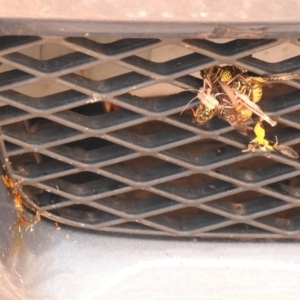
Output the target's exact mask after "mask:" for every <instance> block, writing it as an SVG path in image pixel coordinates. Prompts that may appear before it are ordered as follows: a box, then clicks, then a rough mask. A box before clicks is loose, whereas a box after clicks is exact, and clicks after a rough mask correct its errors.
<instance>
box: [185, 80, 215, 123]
mask: <svg viewBox="0 0 300 300" xmlns="http://www.w3.org/2000/svg"><path fill="white" fill-rule="evenodd" d="M217 95H218V94H213V93H212V84H211V82H210V81H209V80H208V79H207V78H204V79H203V87H201V88H200V89H199V91H198V94H197V96H196V97H195V98H193V99H192V100H191V101H189V102H188V104H187V105H186V106H185V107H184V108H183V110H182V111H181V114H182V112H183V111H184V110H185V108H186V107H187V106H188V105H189V104H190V103H191V102H192V101H194V100H195V99H197V98H198V99H199V101H200V103H199V104H198V106H197V109H196V110H194V109H192V112H193V116H194V118H193V123H198V124H200V125H202V124H204V123H206V122H207V121H209V120H210V119H211V118H212V117H213V116H214V115H215V114H216V112H217V110H218V108H219V106H220V103H219V101H218V100H217V98H216V96H217Z"/></svg>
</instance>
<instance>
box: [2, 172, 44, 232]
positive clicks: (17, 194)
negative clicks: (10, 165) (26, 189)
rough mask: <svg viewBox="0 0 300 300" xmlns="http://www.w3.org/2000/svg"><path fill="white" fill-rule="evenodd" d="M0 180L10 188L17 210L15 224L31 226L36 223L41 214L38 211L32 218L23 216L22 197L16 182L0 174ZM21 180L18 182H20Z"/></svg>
mask: <svg viewBox="0 0 300 300" xmlns="http://www.w3.org/2000/svg"><path fill="white" fill-rule="evenodd" d="M1 177H2V180H3V182H4V185H5V186H6V187H7V188H8V189H9V190H10V193H11V195H12V197H13V199H14V206H15V208H16V211H17V217H18V220H17V226H27V228H28V227H31V228H32V226H33V225H35V224H36V223H38V222H39V221H40V220H41V214H40V212H39V211H36V215H35V217H34V218H33V219H26V218H25V217H24V205H23V198H22V195H21V194H20V191H19V188H18V187H17V186H16V184H15V183H14V182H13V180H12V179H11V178H10V177H9V176H8V175H7V174H5V175H2V176H1ZM21 182H22V180H20V181H19V182H18V184H20V183H21Z"/></svg>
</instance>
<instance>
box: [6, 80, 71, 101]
mask: <svg viewBox="0 0 300 300" xmlns="http://www.w3.org/2000/svg"><path fill="white" fill-rule="evenodd" d="M67 90H69V88H68V87H66V86H64V85H62V84H58V83H56V82H52V81H50V80H39V81H36V82H32V83H28V84H26V85H22V86H16V87H14V88H13V91H15V92H18V93H21V94H23V95H26V96H29V97H35V98H40V97H41V98H42V97H46V96H51V95H53V94H56V93H61V92H64V91H67ZM0 95H1V96H4V97H5V96H6V95H8V94H7V93H1V94H0ZM52 99H53V97H51V98H50V97H49V98H48V102H49V101H51V100H52ZM30 100H31V102H34V99H30ZM35 101H36V102H37V101H38V99H36V100H35ZM31 105H33V103H31Z"/></svg>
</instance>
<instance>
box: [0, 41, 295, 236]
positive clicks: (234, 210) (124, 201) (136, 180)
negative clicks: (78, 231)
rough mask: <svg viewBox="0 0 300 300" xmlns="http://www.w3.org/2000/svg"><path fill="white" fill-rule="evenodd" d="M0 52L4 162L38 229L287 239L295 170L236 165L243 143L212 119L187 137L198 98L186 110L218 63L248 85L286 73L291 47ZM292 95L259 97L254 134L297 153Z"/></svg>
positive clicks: (277, 85) (105, 46) (82, 47)
mask: <svg viewBox="0 0 300 300" xmlns="http://www.w3.org/2000/svg"><path fill="white" fill-rule="evenodd" d="M0 45H1V46H0V51H3V53H2V65H1V66H0V102H1V106H0V125H1V137H2V139H1V141H2V142H1V143H2V151H3V153H2V155H3V158H4V161H3V162H4V164H5V168H6V170H7V171H8V173H9V175H10V176H12V178H13V179H15V180H20V182H21V185H22V187H23V192H24V195H26V196H27V197H25V198H24V201H26V202H28V203H29V204H31V205H33V206H35V208H37V209H40V210H41V211H42V215H45V216H47V217H48V218H51V219H53V220H55V221H60V222H63V223H66V224H70V225H74V226H78V227H86V228H90V229H94V230H103V231H110V232H123V233H141V234H152V235H171V236H201V237H226V238H228V237H238V238H243V239H245V238H251V237H253V238H257V237H263V238H273V237H274V238H287V237H291V236H295V237H297V238H298V236H299V226H298V223H299V222H298V219H299V216H298V215H299V212H298V209H299V207H300V202H299V199H300V192H299V188H298V187H299V186H300V183H299V176H300V171H299V160H294V159H292V158H290V157H287V156H285V155H284V154H283V153H280V152H275V151H272V152H271V151H262V150H259V149H257V150H256V151H255V152H254V153H252V152H242V151H241V150H242V149H245V148H246V147H247V144H248V143H249V141H251V140H252V139H253V138H254V136H253V134H251V133H250V134H249V135H248V136H243V135H241V134H240V133H238V132H237V131H236V130H235V129H234V128H233V127H231V126H230V125H229V124H228V123H226V122H225V121H223V120H221V119H220V118H218V117H214V118H212V119H211V120H210V121H208V122H206V123H205V124H203V125H197V124H194V123H193V122H192V111H191V108H192V107H195V106H196V105H197V104H198V103H199V99H198V98H196V99H195V100H194V102H193V103H191V104H189V105H188V106H187V107H186V108H185V106H186V104H187V103H188V102H189V101H190V100H191V99H192V98H193V97H196V96H197V91H198V89H199V88H200V87H201V86H202V85H203V82H202V80H201V78H200V72H199V71H200V70H202V69H205V68H207V67H210V66H213V65H218V64H219V63H220V62H221V63H222V64H223V63H224V64H234V65H237V66H240V67H242V68H245V69H247V70H249V71H250V72H252V73H253V76H256V75H260V74H267V73H269V74H272V73H285V72H299V70H300V56H299V52H298V51H299V48H298V47H299V42H298V41H296V40H295V41H294V40H291V41H289V44H287V43H286V41H281V40H276V39H272V40H271V39H267V40H261V39H233V40H204V39H182V40H179V39H177V40H175V39H173V40H163V39H162V40H160V39H157V38H139V39H132V38H125V39H118V38H101V37H98V38H95V37H94V38H93V37H91V38H81V37H66V38H55V37H51V38H42V37H24V36H14V37H0ZM291 45H292V46H291ZM285 47H289V48H285ZM285 49H286V51H285V53H286V55H285V56H281V57H278V53H280V52H282V51H283V50H285ZM267 51H268V53H267ZM270 53H273V54H272V55H270ZM270 56H272V57H270ZM299 88H300V85H299V81H297V80H290V81H286V82H271V83H267V84H265V85H264V86H263V97H262V100H261V101H259V103H258V104H259V106H260V107H261V108H262V109H263V110H264V111H265V112H267V113H268V114H269V115H270V117H271V118H272V119H274V120H276V121H277V123H278V125H277V126H275V127H274V128H273V127H271V126H269V125H268V124H265V123H264V128H265V130H266V137H267V138H268V139H269V140H270V141H275V136H276V137H277V138H278V141H279V144H280V145H286V146H290V147H292V148H293V149H294V150H295V151H296V152H300V126H299V111H300V92H299ZM184 108H185V110H184V112H182V110H183V109H184ZM181 112H182V113H181ZM252 117H253V120H254V122H255V121H256V120H257V116H255V115H254V114H253V116H252ZM281 212H284V214H281Z"/></svg>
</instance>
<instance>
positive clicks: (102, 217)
mask: <svg viewBox="0 0 300 300" xmlns="http://www.w3.org/2000/svg"><path fill="white" fill-rule="evenodd" d="M51 213H52V214H54V215H55V216H58V217H60V218H67V219H69V220H70V221H75V222H80V223H81V226H82V227H84V226H85V225H98V224H102V223H103V224H105V223H110V222H112V221H115V220H117V219H118V218H117V217H116V216H114V215H112V214H109V213H107V212H103V211H100V210H98V209H95V208H93V207H90V206H87V205H83V204H78V205H72V206H69V207H62V208H58V209H55V210H52V211H51Z"/></svg>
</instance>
